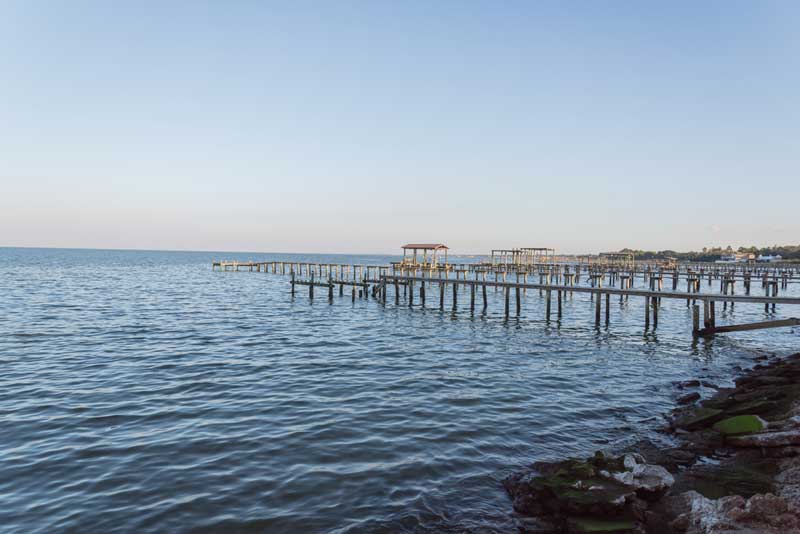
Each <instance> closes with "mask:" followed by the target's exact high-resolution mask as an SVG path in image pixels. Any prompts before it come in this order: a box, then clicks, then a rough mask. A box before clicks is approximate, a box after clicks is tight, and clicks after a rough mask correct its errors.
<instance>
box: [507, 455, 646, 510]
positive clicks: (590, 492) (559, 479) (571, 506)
mask: <svg viewBox="0 0 800 534" xmlns="http://www.w3.org/2000/svg"><path fill="white" fill-rule="evenodd" d="M595 460H596V459H595ZM595 460H592V461H595ZM592 461H582V460H575V459H572V460H565V461H563V462H557V463H553V464H537V467H538V468H539V471H540V472H539V473H524V474H514V475H511V476H510V477H508V478H507V479H506V480H504V481H503V485H504V486H505V488H506V491H508V493H509V495H510V496H511V498H512V501H513V505H514V509H515V510H516V511H517V512H519V513H522V514H528V515H548V516H555V517H561V516H574V515H577V516H588V515H596V514H601V515H610V516H618V515H620V514H621V513H622V512H623V511H624V509H625V505H626V502H627V500H628V499H631V498H633V497H634V496H635V490H634V489H632V488H630V487H627V486H625V485H623V484H621V483H619V482H617V481H615V480H610V479H607V478H603V477H600V475H599V474H598V473H597V470H596V469H595V466H594V465H593V463H592Z"/></svg>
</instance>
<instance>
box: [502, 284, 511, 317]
mask: <svg viewBox="0 0 800 534" xmlns="http://www.w3.org/2000/svg"><path fill="white" fill-rule="evenodd" d="M503 289H504V290H505V291H504V292H505V298H506V319H508V295H509V293H510V291H509V290H508V286H505V287H504V288H503Z"/></svg>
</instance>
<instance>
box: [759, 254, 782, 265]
mask: <svg viewBox="0 0 800 534" xmlns="http://www.w3.org/2000/svg"><path fill="white" fill-rule="evenodd" d="M782 259H783V256H781V255H780V254H776V255H775V256H768V255H764V254H759V256H758V258H756V261H758V262H761V263H770V262H773V261H781V260H782Z"/></svg>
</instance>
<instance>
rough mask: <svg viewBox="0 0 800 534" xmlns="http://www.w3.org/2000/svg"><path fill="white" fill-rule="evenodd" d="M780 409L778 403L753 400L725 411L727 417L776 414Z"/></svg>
mask: <svg viewBox="0 0 800 534" xmlns="http://www.w3.org/2000/svg"><path fill="white" fill-rule="evenodd" d="M777 408H778V403H777V402H774V401H769V400H753V401H750V402H745V403H742V404H737V405H733V406H732V407H730V408H728V409H726V410H725V414H726V415H746V414H757V415H763V414H768V413H771V412H774V411H775V410H776V409H777Z"/></svg>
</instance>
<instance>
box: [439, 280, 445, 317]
mask: <svg viewBox="0 0 800 534" xmlns="http://www.w3.org/2000/svg"><path fill="white" fill-rule="evenodd" d="M439 309H440V310H442V311H444V283H443V282H439Z"/></svg>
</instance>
